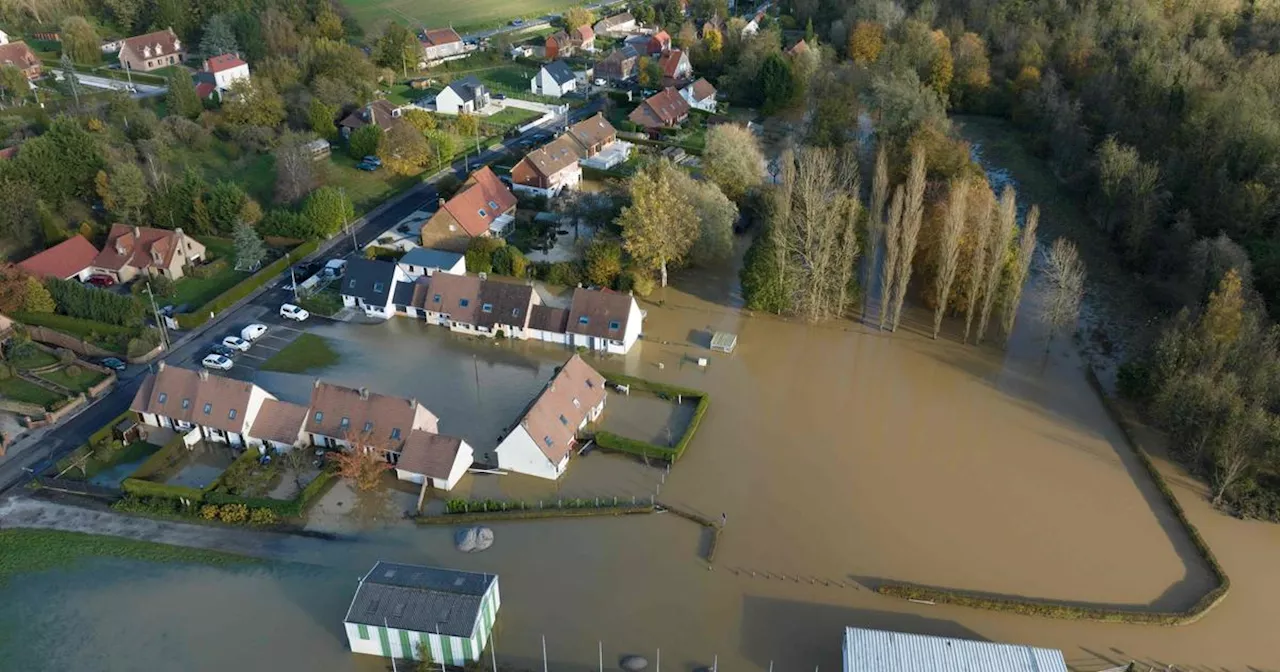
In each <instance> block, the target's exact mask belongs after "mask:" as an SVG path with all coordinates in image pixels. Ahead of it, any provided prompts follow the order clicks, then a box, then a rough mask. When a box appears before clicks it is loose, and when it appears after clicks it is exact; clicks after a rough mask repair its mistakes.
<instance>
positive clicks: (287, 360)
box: [259, 334, 339, 373]
mask: <svg viewBox="0 0 1280 672" xmlns="http://www.w3.org/2000/svg"><path fill="white" fill-rule="evenodd" d="M338 359H339V355H338V352H337V351H336V350H334V349H333V346H332V345H330V344H329V341H328V340H327V339H325V338H324V337H323V336H317V335H315V334H302V335H301V336H299V337H298V338H297V339H296V340H294V342H292V343H290V344H289V345H287V346H285V347H284V349H283V350H281V351H280V352H277V353H276V354H274V355H272V356H271V359H268V360H267V361H266V363H264V364H263V365H262V366H261V367H259V368H260V369H261V370H263V371H280V372H282V373H305V372H307V371H312V370H315V369H323V368H325V367H327V366H332V365H334V364H336V363H337V362H338Z"/></svg>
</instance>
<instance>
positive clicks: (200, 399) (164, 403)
mask: <svg viewBox="0 0 1280 672" xmlns="http://www.w3.org/2000/svg"><path fill="white" fill-rule="evenodd" d="M269 399H275V397H274V396H272V395H271V394H269V393H267V392H266V390H263V389H262V388H260V387H258V386H257V385H254V384H253V383H246V382H244V381H240V380H235V379H232V378H223V377H222V376H215V375H212V374H210V373H209V371H208V370H207V369H201V370H199V371H193V370H191V369H183V368H180V367H176V366H166V365H165V363H164V362H160V363H159V364H157V365H156V371H155V373H152V374H148V375H147V377H146V379H145V380H143V381H142V386H141V387H139V388H138V392H137V393H136V394H135V395H134V397H133V403H132V404H131V405H130V406H129V409H130V410H132V411H133V412H135V413H137V414H138V420H139V421H140V422H142V423H143V424H145V425H151V426H152V427H167V428H170V429H173V430H176V431H179V432H187V431H190V430H191V429H193V428H199V430H200V436H201V437H202V438H204V439H205V440H207V441H215V442H218V443H229V444H231V445H233V446H243V445H246V444H249V443H252V441H251V440H250V439H249V438H248V434H249V428H250V427H252V426H253V424H254V420H255V419H257V417H258V414H259V412H260V411H261V409H262V406H263V402H265V401H267V400H269Z"/></svg>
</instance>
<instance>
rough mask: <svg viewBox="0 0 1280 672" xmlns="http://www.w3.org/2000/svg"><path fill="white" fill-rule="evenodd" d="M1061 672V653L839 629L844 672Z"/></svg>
mask: <svg viewBox="0 0 1280 672" xmlns="http://www.w3.org/2000/svg"><path fill="white" fill-rule="evenodd" d="M957 670H966V671H967V670H975V671H976V670H982V672H1067V663H1066V660H1064V659H1063V657H1062V652H1061V651H1056V650H1053V649H1038V648H1035V647H1031V646H1023V645H1019V644H998V643H996V642H978V641H974V640H970V639H956V638H953V637H933V636H931V635H913V634H909V633H905V632H890V631H888V630H868V629H866V628H845V629H844V672H956V671H957Z"/></svg>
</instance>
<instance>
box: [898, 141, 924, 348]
mask: <svg viewBox="0 0 1280 672" xmlns="http://www.w3.org/2000/svg"><path fill="white" fill-rule="evenodd" d="M924 188H925V155H924V150H922V149H918V148H917V149H916V150H915V151H914V152H912V154H911V169H910V171H909V172H908V173H907V185H906V192H905V194H904V198H905V201H904V202H903V206H902V224H901V226H899V228H898V234H899V235H900V237H901V240H900V241H899V243H898V248H899V249H898V271H897V277H896V278H895V279H894V281H893V326H892V327H891V331H897V330H898V324H899V323H900V322H901V321H902V303H903V301H905V300H906V298H907V285H908V284H909V283H910V282H911V268H912V264H913V263H914V262H915V256H916V242H917V241H918V240H919V238H920V226H921V224H923V223H924Z"/></svg>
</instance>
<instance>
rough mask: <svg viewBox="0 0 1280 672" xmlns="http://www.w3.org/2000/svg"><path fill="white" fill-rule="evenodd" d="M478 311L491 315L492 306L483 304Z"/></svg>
mask: <svg viewBox="0 0 1280 672" xmlns="http://www.w3.org/2000/svg"><path fill="white" fill-rule="evenodd" d="M480 310H483V311H484V312H486V313H492V312H493V304H492V303H486V304H484V305H483V306H480Z"/></svg>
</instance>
